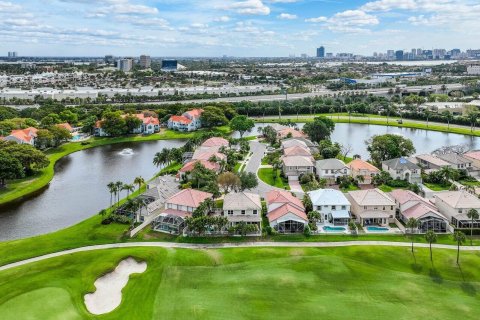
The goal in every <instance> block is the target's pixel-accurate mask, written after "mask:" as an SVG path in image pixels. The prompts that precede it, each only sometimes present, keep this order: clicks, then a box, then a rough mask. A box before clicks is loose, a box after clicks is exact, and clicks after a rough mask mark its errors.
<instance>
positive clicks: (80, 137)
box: [71, 134, 83, 141]
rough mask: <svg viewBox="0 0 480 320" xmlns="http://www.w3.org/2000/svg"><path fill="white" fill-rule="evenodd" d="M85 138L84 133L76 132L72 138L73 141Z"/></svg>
mask: <svg viewBox="0 0 480 320" xmlns="http://www.w3.org/2000/svg"><path fill="white" fill-rule="evenodd" d="M82 138H83V135H82V134H76V135H73V136H72V139H71V141H79V140H80V139H82Z"/></svg>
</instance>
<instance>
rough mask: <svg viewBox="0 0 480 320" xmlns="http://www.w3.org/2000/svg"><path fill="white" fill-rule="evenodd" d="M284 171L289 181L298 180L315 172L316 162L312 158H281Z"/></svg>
mask: <svg viewBox="0 0 480 320" xmlns="http://www.w3.org/2000/svg"><path fill="white" fill-rule="evenodd" d="M281 161H282V170H283V173H284V174H285V176H287V177H288V180H298V178H299V176H300V175H302V174H307V173H314V172H315V162H314V160H313V157H312V156H290V157H285V156H282V157H281Z"/></svg>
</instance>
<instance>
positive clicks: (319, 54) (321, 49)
mask: <svg viewBox="0 0 480 320" xmlns="http://www.w3.org/2000/svg"><path fill="white" fill-rule="evenodd" d="M317 58H325V47H324V46H320V47H319V48H317Z"/></svg>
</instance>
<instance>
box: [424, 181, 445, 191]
mask: <svg viewBox="0 0 480 320" xmlns="http://www.w3.org/2000/svg"><path fill="white" fill-rule="evenodd" d="M423 184H424V185H425V186H426V187H427V188H428V189H430V190H432V191H444V190H449V189H450V184H449V185H448V186H445V185H443V184H438V183H428V182H425V183H423Z"/></svg>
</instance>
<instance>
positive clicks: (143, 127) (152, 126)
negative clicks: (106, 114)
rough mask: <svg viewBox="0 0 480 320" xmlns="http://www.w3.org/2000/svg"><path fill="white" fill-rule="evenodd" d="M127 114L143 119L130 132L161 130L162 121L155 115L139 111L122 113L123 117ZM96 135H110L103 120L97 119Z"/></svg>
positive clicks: (143, 132)
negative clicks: (103, 125) (103, 126)
mask: <svg viewBox="0 0 480 320" xmlns="http://www.w3.org/2000/svg"><path fill="white" fill-rule="evenodd" d="M127 116H134V117H137V118H138V119H139V120H141V124H140V125H139V126H138V127H137V128H135V129H133V130H132V131H131V132H130V133H134V134H153V133H155V132H159V131H160V121H159V120H158V118H155V117H153V116H147V117H146V116H145V115H144V114H143V113H137V114H134V115H126V114H124V115H122V118H125V117H127ZM94 135H95V136H97V137H108V136H109V135H108V133H106V132H105V130H103V128H102V121H97V122H96V123H95V127H94Z"/></svg>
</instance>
